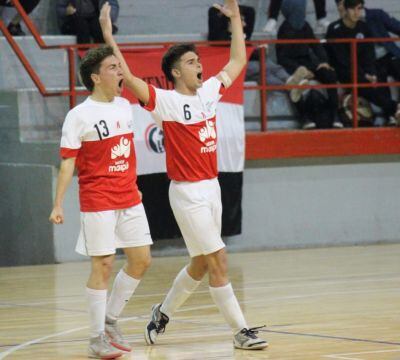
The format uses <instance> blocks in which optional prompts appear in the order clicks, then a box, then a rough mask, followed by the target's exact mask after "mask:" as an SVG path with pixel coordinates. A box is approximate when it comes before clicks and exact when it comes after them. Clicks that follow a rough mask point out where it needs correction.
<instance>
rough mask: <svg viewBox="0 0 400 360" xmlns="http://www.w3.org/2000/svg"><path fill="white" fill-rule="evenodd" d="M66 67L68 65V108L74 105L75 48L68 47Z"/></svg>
mask: <svg viewBox="0 0 400 360" xmlns="http://www.w3.org/2000/svg"><path fill="white" fill-rule="evenodd" d="M67 51H68V67H69V108H70V109H72V108H73V107H75V105H76V89H75V85H76V81H75V50H74V49H73V48H68V50H67Z"/></svg>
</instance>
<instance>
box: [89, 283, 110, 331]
mask: <svg viewBox="0 0 400 360" xmlns="http://www.w3.org/2000/svg"><path fill="white" fill-rule="evenodd" d="M86 296H87V301H88V307H89V323H90V337H91V338H94V337H97V336H99V335H100V334H102V333H103V332H104V323H105V320H106V306H107V290H95V289H90V288H88V287H87V288H86Z"/></svg>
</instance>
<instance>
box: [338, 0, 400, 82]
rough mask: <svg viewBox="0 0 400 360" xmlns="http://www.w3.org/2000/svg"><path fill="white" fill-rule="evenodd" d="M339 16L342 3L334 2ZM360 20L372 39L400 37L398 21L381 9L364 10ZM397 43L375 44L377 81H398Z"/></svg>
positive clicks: (399, 75)
mask: <svg viewBox="0 0 400 360" xmlns="http://www.w3.org/2000/svg"><path fill="white" fill-rule="evenodd" d="M336 2H337V6H338V10H339V14H340V13H341V14H342V16H343V15H344V14H343V10H344V5H343V3H344V1H343V0H336ZM361 19H362V20H363V21H365V22H366V24H367V27H368V30H369V32H370V35H371V36H372V37H374V38H389V37H391V35H390V33H393V34H396V35H397V36H400V21H399V20H397V19H395V18H394V17H391V16H390V15H389V14H388V13H387V12H385V11H383V10H381V9H369V8H364V9H363V11H362V14H361ZM398 44H399V43H395V42H385V43H376V44H375V55H376V63H375V65H376V68H377V72H378V80H379V81H380V82H385V81H387V78H388V76H391V77H392V78H394V79H395V80H396V81H400V47H399V46H398Z"/></svg>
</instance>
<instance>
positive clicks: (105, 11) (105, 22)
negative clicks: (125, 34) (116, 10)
mask: <svg viewBox="0 0 400 360" xmlns="http://www.w3.org/2000/svg"><path fill="white" fill-rule="evenodd" d="M110 12H111V6H110V4H109V3H108V2H106V3H104V5H103V6H102V8H101V11H100V17H99V22H100V26H101V30H102V31H103V35H104V37H105V36H106V35H112V24H111V17H110Z"/></svg>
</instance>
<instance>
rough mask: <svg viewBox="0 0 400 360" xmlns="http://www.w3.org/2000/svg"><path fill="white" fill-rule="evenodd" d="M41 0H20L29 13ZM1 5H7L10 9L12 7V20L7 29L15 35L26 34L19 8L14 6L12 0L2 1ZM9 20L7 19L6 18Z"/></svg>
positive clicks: (10, 14) (10, 15)
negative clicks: (22, 26)
mask: <svg viewBox="0 0 400 360" xmlns="http://www.w3.org/2000/svg"><path fill="white" fill-rule="evenodd" d="M39 1H40V0H20V4H21V6H22V7H23V8H24V10H25V12H26V14H27V15H29V14H30V13H31V12H32V11H33V10H34V9H35V7H36V6H37V4H39ZM0 6H5V7H6V8H8V9H12V11H11V13H9V15H8V17H9V18H10V21H9V23H8V25H7V29H8V31H9V32H10V34H11V35H13V36H24V35H25V32H24V31H23V30H22V28H21V20H22V18H21V16H20V15H19V14H18V12H17V10H16V9H15V8H14V6H13V5H12V3H11V1H10V0H2V1H0ZM4 20H6V21H7V19H4Z"/></svg>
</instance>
